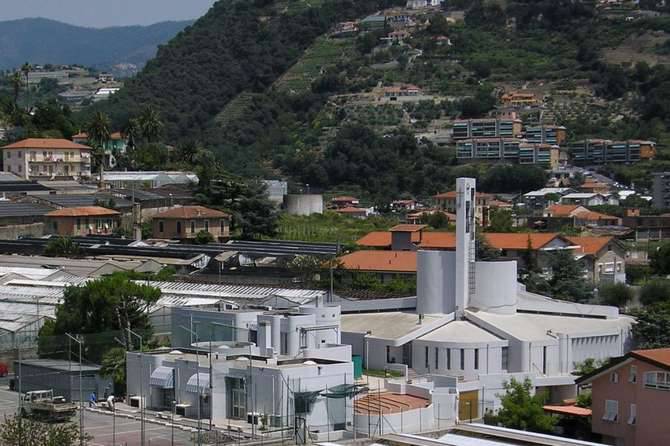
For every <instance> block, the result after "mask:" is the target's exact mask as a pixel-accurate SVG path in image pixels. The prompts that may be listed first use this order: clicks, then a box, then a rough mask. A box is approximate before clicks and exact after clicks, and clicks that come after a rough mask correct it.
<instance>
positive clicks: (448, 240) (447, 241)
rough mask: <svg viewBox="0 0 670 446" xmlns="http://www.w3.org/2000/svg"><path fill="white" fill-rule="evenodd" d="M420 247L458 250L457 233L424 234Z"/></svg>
mask: <svg viewBox="0 0 670 446" xmlns="http://www.w3.org/2000/svg"><path fill="white" fill-rule="evenodd" d="M419 247H420V248H426V249H429V248H430V249H450V250H451V249H456V233H454V232H424V233H423V234H422V237H421V243H420V244H419Z"/></svg>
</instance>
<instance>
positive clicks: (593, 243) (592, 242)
mask: <svg viewBox="0 0 670 446" xmlns="http://www.w3.org/2000/svg"><path fill="white" fill-rule="evenodd" d="M566 238H567V239H568V240H570V241H571V242H572V243H573V244H575V245H579V248H577V252H580V253H582V254H585V255H596V254H598V253H599V252H600V251H601V250H602V249H603V248H604V247H605V246H607V244H608V243H611V242H612V240H614V237H577V236H572V237H566Z"/></svg>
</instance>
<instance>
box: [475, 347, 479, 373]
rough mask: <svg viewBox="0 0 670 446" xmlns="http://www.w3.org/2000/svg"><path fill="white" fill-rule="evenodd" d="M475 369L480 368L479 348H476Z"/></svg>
mask: <svg viewBox="0 0 670 446" xmlns="http://www.w3.org/2000/svg"><path fill="white" fill-rule="evenodd" d="M475 370H479V349H478V348H476V349H475Z"/></svg>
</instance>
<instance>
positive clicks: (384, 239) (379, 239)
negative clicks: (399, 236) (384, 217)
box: [356, 231, 391, 248]
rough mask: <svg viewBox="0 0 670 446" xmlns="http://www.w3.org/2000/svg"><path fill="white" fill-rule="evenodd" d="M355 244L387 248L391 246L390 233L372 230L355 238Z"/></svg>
mask: <svg viewBox="0 0 670 446" xmlns="http://www.w3.org/2000/svg"><path fill="white" fill-rule="evenodd" d="M356 244H357V245H358V246H366V247H369V248H389V247H390V246H391V233H390V232H388V231H372V232H369V233H367V234H365V235H364V236H363V237H361V238H359V239H358V240H356Z"/></svg>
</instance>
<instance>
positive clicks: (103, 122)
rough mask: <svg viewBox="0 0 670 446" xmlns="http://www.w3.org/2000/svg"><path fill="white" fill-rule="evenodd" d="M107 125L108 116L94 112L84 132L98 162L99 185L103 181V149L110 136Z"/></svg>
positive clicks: (108, 123)
mask: <svg viewBox="0 0 670 446" xmlns="http://www.w3.org/2000/svg"><path fill="white" fill-rule="evenodd" d="M109 126H110V121H109V116H107V115H106V114H104V113H102V112H96V113H95V114H94V115H93V119H92V120H91V122H89V124H88V126H87V129H86V132H87V133H88V140H89V142H90V143H91V144H93V153H94V156H95V158H96V159H97V162H98V170H99V174H100V180H99V185H100V187H102V185H103V182H104V173H105V149H106V148H107V144H108V143H109V140H110V138H111V134H110V131H109Z"/></svg>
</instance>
